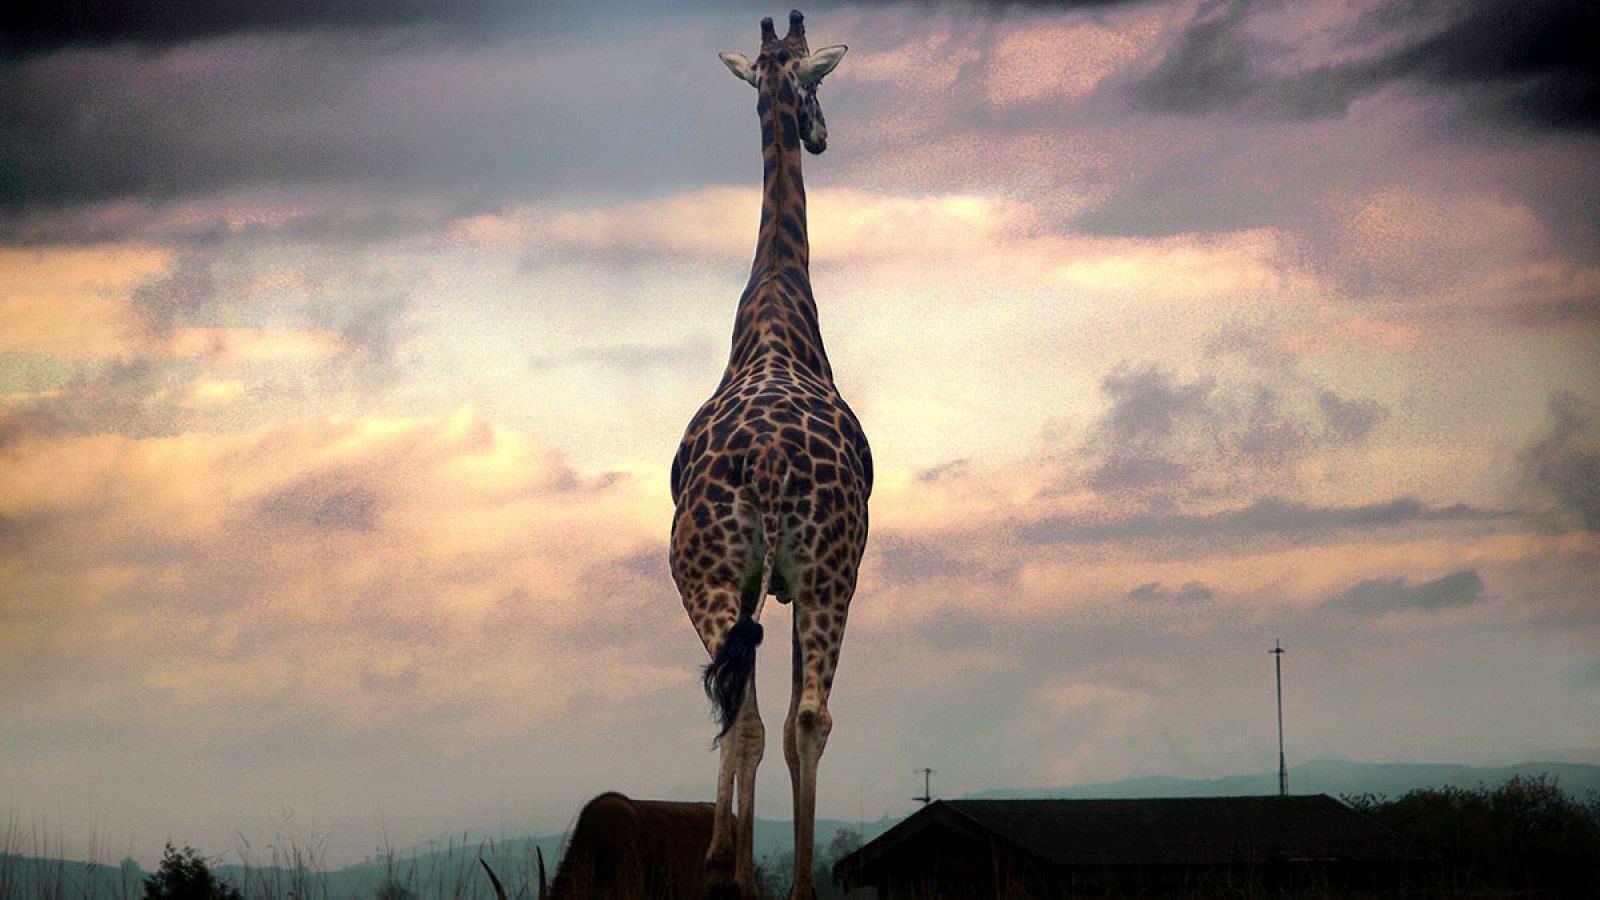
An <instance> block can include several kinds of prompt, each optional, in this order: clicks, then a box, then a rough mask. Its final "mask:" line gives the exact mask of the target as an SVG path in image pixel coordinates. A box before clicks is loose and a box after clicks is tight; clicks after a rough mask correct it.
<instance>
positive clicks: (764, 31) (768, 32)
mask: <svg viewBox="0 0 1600 900" xmlns="http://www.w3.org/2000/svg"><path fill="white" fill-rule="evenodd" d="M777 39H778V32H777V31H776V30H775V29H773V27H772V17H771V16H767V17H766V18H765V19H762V20H761V43H763V44H765V43H766V42H767V41H775V40H777Z"/></svg>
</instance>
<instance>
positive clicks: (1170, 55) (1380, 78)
mask: <svg viewBox="0 0 1600 900" xmlns="http://www.w3.org/2000/svg"><path fill="white" fill-rule="evenodd" d="M1251 11H1252V10H1251V4H1250V3H1248V2H1246V0H1219V2H1212V3H1208V4H1206V5H1205V6H1203V7H1202V8H1201V9H1200V11H1199V12H1198V13H1197V14H1196V17H1195V21H1194V22H1193V23H1192V24H1191V25H1190V26H1189V27H1188V29H1187V30H1186V31H1185V32H1184V34H1183V36H1182V37H1181V38H1180V39H1179V40H1178V41H1177V42H1176V43H1175V44H1174V45H1173V47H1172V48H1171V49H1170V50H1168V51H1167V53H1166V54H1165V56H1164V57H1163V58H1162V60H1161V62H1160V63H1159V64H1157V65H1156V67H1155V68H1154V69H1152V70H1151V71H1150V72H1149V73H1148V74H1147V75H1146V76H1145V77H1143V78H1142V79H1140V80H1139V81H1137V82H1136V83H1134V84H1133V85H1132V87H1131V93H1132V98H1133V101H1134V104H1135V105H1136V106H1137V107H1139V108H1143V109H1147V110H1152V111H1156V112H1179V113H1211V112H1218V111H1223V110H1233V109H1244V110H1249V111H1252V112H1255V113H1258V114H1263V115H1270V116H1288V117H1292V118H1316V117H1324V116H1335V115H1342V114H1343V113H1344V111H1345V109H1346V108H1347V107H1348V106H1349V104H1350V103H1351V101H1353V100H1355V99H1356V98H1358V97H1360V96H1363V95H1365V94H1369V93H1371V92H1373V91H1375V90H1378V89H1379V88H1381V87H1384V86H1385V85H1388V84H1392V83H1395V82H1400V81H1404V82H1409V83H1413V84H1420V85H1427V86H1431V87H1435V88H1442V89H1447V90H1449V91H1451V92H1452V93H1453V95H1454V96H1456V97H1457V98H1458V99H1460V100H1461V101H1462V104H1463V108H1464V109H1465V110H1468V111H1469V114H1470V115H1473V116H1478V117H1483V118H1488V119H1491V120H1493V121H1496V122H1502V121H1514V122H1521V123H1524V124H1527V125H1533V126H1537V127H1542V128H1551V129H1560V130H1593V129H1595V128H1600V63H1597V56H1596V54H1595V53H1594V52H1593V48H1594V47H1595V46H1596V44H1597V43H1600V7H1596V6H1595V5H1593V4H1591V3H1587V2H1584V0H1534V2H1527V0H1492V2H1483V0H1475V2H1443V3H1440V2H1416V0H1391V2H1388V3H1386V4H1383V5H1381V6H1379V7H1378V8H1376V9H1374V10H1372V11H1371V12H1369V13H1368V14H1366V15H1365V16H1364V17H1363V18H1362V19H1361V20H1360V21H1359V22H1358V23H1357V24H1356V25H1355V26H1354V27H1353V28H1352V29H1350V33H1348V34H1346V35H1345V36H1344V37H1345V41H1346V43H1347V45H1348V46H1360V45H1361V44H1363V43H1366V44H1370V45H1373V46H1377V47H1381V48H1382V49H1380V50H1378V51H1377V52H1375V53H1374V54H1372V55H1369V56H1367V57H1365V58H1359V59H1356V60H1354V61H1350V62H1342V63H1335V64H1326V65H1322V66H1319V67H1316V68H1311V69H1305V70H1301V71H1295V72H1289V73H1280V72H1274V71H1271V70H1270V69H1271V67H1269V66H1268V65H1267V63H1268V62H1269V61H1271V60H1273V59H1274V58H1278V57H1285V56H1287V55H1288V54H1289V52H1290V51H1292V50H1293V48H1292V47H1291V46H1288V45H1276V44H1273V43H1270V42H1269V41H1268V40H1266V39H1264V38H1260V37H1256V36H1252V35H1251V34H1249V33H1248V29H1247V28H1246V27H1245V25H1246V20H1247V19H1248V18H1249V15H1250V13H1251ZM1397 36H1398V40H1397V39H1396V37H1397Z"/></svg>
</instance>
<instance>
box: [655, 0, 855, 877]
mask: <svg viewBox="0 0 1600 900" xmlns="http://www.w3.org/2000/svg"><path fill="white" fill-rule="evenodd" d="M763 38H764V40H763V43H762V48H761V54H760V56H759V57H758V59H757V60H756V62H755V64H754V68H755V71H756V72H757V73H759V77H758V78H757V79H756V81H757V88H758V99H757V106H756V109H757V112H758V113H759V116H760V121H761V136H762V170H763V175H762V184H763V192H762V204H761V224H760V228H759V231H758V234H757V244H756V257H755V263H754V265H753V266H752V268H751V273H750V280H749V283H748V284H747V285H746V287H745V289H744V293H743V295H742V296H741V297H740V298H739V306H738V311H737V314H736V316H735V319H734V327H733V339H732V348H731V351H730V353H729V358H728V365H727V368H726V369H725V370H724V372H723V375H722V380H721V382H720V383H719V384H718V385H717V389H716V392H715V393H713V394H712V395H711V397H710V399H708V400H707V401H706V402H705V404H704V405H703V406H701V407H700V410H699V411H698V412H697V413H696V414H695V415H694V418H693V419H692V420H691V421H690V422H689V426H688V428H687V430H686V431H685V432H684V436H683V440H682V442H681V443H680V444H679V447H678V452H677V455H676V456H675V457H674V458H673V461H672V474H671V488H672V500H673V503H674V506H675V509H676V511H675V514H674V516H673V522H672V541H671V550H670V557H671V559H670V562H671V570H672V577H673V580H674V581H675V582H676V584H677V587H678V591H679V593H680V595H681V597H682V600H683V605H684V608H685V609H686V610H687V611H688V614H689V618H690V620H691V621H692V622H693V624H694V627H695V630H696V631H697V632H698V633H699V636H700V639H701V641H702V642H703V643H704V645H705V648H706V650H707V652H708V653H709V654H710V655H711V656H712V657H715V656H716V654H717V650H718V649H719V647H720V646H721V644H722V642H723V640H724V638H725V636H726V635H727V634H728V631H729V629H730V628H732V626H733V625H734V623H735V622H736V621H738V620H739V619H740V618H741V617H751V616H759V612H760V607H761V601H762V600H763V599H764V598H763V596H762V593H763V592H762V582H763V563H764V561H766V560H767V557H768V554H769V552H770V562H769V563H768V564H769V565H770V566H771V570H770V583H769V584H768V585H767V586H768V588H769V591H768V593H770V594H771V595H773V596H775V597H776V598H777V599H778V601H779V602H782V603H792V604H793V612H794V615H793V622H794V634H793V655H794V660H793V662H794V678H793V684H792V690H791V696H790V705H789V716H788V719H787V721H786V723H785V745H784V749H785V757H786V758H787V759H788V761H789V765H790V769H791V775H792V777H793V778H794V780H795V802H796V811H795V822H796V861H797V866H796V868H797V879H798V878H803V879H804V884H802V883H801V882H800V881H798V880H797V883H796V885H795V888H794V891H795V895H796V896H799V895H803V894H809V893H810V884H809V878H810V866H809V864H806V865H804V866H803V867H802V866H801V865H800V863H801V861H802V858H803V859H804V860H806V861H809V859H810V857H811V850H812V848H811V834H810V831H811V819H812V810H811V808H810V807H811V805H812V804H814V800H815V797H814V787H815V786H814V781H815V770H816V757H818V756H820V754H821V748H822V744H823V743H825V741H826V738H827V731H828V730H829V728H830V727H831V718H830V717H829V716H828V713H827V699H828V695H829V692H830V691H831V690H832V687H833V677H834V672H835V669H836V666H837V664H838V659H839V648H840V644H841V641H842V639H843V636H844V628H845V619H846V615H847V613H848V610H849V606H850V600H851V597H852V595H853V594H854V592H855V587H856V578H857V572H858V569H859V566H860V563H861V556H862V552H863V550H864V549H865V546H866V540H867V500H868V497H869V495H870V494H871V492H872V454H871V450H870V449H869V448H868V445H867V439H866V436H865V434H864V433H863V432H862V429H861V424H860V422H858V421H857V419H856V416H855V413H853V412H852V411H851V409H850V407H849V405H848V404H846V403H845V401H844V399H843V398H842V397H841V396H840V395H839V391H838V389H837V388H836V387H835V386H834V382H833V370H832V367H831V366H830V365H829V362H828V356H827V353H826V352H825V351H824V349H823V343H822V333H821V330H820V328H819V327H818V322H817V305H816V301H815V298H814V297H813V295H812V292H811V279H810V275H809V256H810V251H809V244H808V240H807V233H806V206H805V186H804V182H803V181H802V179H801V171H800V168H801V166H800V163H801V154H800V147H801V145H802V144H804V145H805V146H806V148H807V149H808V150H811V151H812V152H814V153H820V152H821V151H822V149H823V147H824V146H825V142H826V126H825V124H824V123H823V119H822V111H821V109H820V107H819V106H818V105H817V103H816V94H815V91H814V89H807V88H806V87H804V86H803V85H802V84H801V82H800V80H799V79H798V78H797V77H796V64H797V63H798V62H799V61H800V60H802V59H805V58H806V56H807V55H808V52H809V51H808V48H807V46H806V42H805V36H804V29H803V27H801V25H800V21H799V14H798V13H794V14H791V27H790V34H789V35H788V36H787V37H785V38H783V39H778V38H776V36H775V35H774V34H772V33H771V26H770V20H768V21H765V22H763ZM841 52H842V48H841ZM812 88H814V85H813V86H812ZM745 706H747V707H749V708H748V709H741V711H740V720H739V721H740V724H739V727H736V728H735V729H734V731H733V732H732V736H733V738H734V739H735V744H734V747H733V749H732V750H731V751H730V750H729V748H728V746H727V745H726V744H725V745H724V762H723V774H722V777H721V780H719V786H718V801H719V802H718V827H717V828H716V830H715V836H714V838H713V846H712V849H711V854H710V856H711V863H712V876H713V878H714V879H715V877H716V875H717V864H718V862H719V856H724V855H726V856H731V855H732V850H731V848H730V847H729V846H727V845H726V842H727V841H728V840H731V838H727V837H726V835H727V834H728V833H729V832H728V830H727V829H728V828H731V825H728V824H727V823H726V822H725V821H724V818H725V817H731V815H732V814H731V812H728V808H727V805H726V804H727V802H728V800H727V793H728V791H729V789H730V785H731V783H732V780H733V773H735V772H737V774H738V775H739V778H740V781H741V782H750V783H751V784H750V785H749V786H746V785H745V784H741V786H740V791H741V793H740V801H741V802H740V812H739V817H740V819H741V822H740V825H741V828H742V830H744V831H748V825H749V822H748V819H749V817H751V816H752V814H751V813H750V811H749V809H748V807H749V802H748V800H747V798H752V797H753V793H749V792H751V791H753V776H754V767H755V764H756V762H759V759H760V755H761V749H760V746H759V744H760V743H761V742H764V736H763V735H764V731H763V730H762V729H761V724H760V721H759V716H758V714H757V713H756V711H755V709H754V706H755V692H754V687H753V682H752V685H751V687H750V688H749V690H748V693H747V695H746V703H745ZM751 744H755V746H753V747H752V746H750V745H751ZM730 753H731V754H732V756H731V757H730V755H729V754H730ZM741 753H742V754H745V756H744V757H740V754H741ZM751 755H753V759H754V761H755V762H751V761H750V758H751ZM730 759H731V760H732V761H730ZM741 759H743V761H742V762H741V761H740V760H741ZM802 806H804V807H805V808H804V809H802ZM802 831H804V834H803V835H802V833H801V832H802ZM745 842H746V839H743V838H742V839H741V841H740V844H741V846H739V848H738V850H739V856H740V859H739V867H740V869H741V872H740V876H741V877H740V878H739V881H740V882H741V883H740V885H739V887H740V888H741V889H742V890H741V892H742V893H748V891H749V890H750V888H749V887H748V886H747V885H746V884H744V883H743V882H745V881H746V877H747V873H745V872H744V871H743V869H744V868H746V859H745V857H747V855H748V853H749V850H748V847H747V846H744V844H745ZM802 842H803V844H804V847H803V851H804V852H803V853H802V847H801V844H802ZM800 872H803V873H804V875H803V876H801V875H800V874H799V873H800Z"/></svg>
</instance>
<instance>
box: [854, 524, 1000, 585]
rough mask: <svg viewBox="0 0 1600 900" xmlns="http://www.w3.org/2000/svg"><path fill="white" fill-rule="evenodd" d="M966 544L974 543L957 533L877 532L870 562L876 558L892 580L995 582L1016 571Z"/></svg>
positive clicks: (873, 539) (873, 540) (882, 569)
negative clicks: (932, 534) (968, 550)
mask: <svg viewBox="0 0 1600 900" xmlns="http://www.w3.org/2000/svg"><path fill="white" fill-rule="evenodd" d="M963 545H966V546H971V544H970V542H968V541H967V540H966V539H964V538H961V537H956V536H946V537H909V536H906V535H899V534H894V533H887V534H875V535H873V538H872V550H871V557H869V564H872V563H870V560H871V559H875V560H876V565H877V566H878V567H880V568H881V571H882V572H883V574H884V575H885V576H887V577H888V578H889V579H890V580H893V581H899V582H912V583H914V582H923V581H928V580H930V579H955V580H960V581H965V582H982V583H987V584H995V583H999V582H1004V581H1008V580H1010V579H1011V577H1012V576H1013V575H1014V574H1015V571H1014V569H1013V568H1011V567H1009V566H1005V565H999V564H997V563H996V561H994V560H990V559H984V558H982V554H974V553H971V552H963V551H962V546H963Z"/></svg>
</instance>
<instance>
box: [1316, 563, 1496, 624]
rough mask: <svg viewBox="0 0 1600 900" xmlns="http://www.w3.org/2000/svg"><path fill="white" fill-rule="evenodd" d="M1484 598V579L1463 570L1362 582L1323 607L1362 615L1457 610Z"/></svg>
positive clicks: (1471, 571) (1327, 601)
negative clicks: (1426, 577)
mask: <svg viewBox="0 0 1600 900" xmlns="http://www.w3.org/2000/svg"><path fill="white" fill-rule="evenodd" d="M1483 600H1484V595H1483V579H1482V578H1480V577H1479V576H1478V572H1477V570H1476V569H1462V570H1460V571H1458V572H1451V573H1450V574H1449V575H1446V576H1444V577H1442V578H1436V579H1434V580H1432V581H1424V582H1422V583H1420V584H1412V583H1411V582H1410V581H1409V580H1407V579H1406V578H1403V577H1402V578H1395V579H1391V580H1385V579H1372V580H1369V581H1363V582H1361V583H1360V584H1357V585H1356V586H1355V587H1352V588H1350V589H1349V590H1347V591H1344V592H1343V593H1341V594H1338V595H1336V596H1333V597H1330V598H1328V599H1327V600H1326V601H1325V602H1324V603H1323V606H1325V607H1327V608H1329V609H1336V610H1341V611H1345V612H1353V613H1361V614H1363V615H1383V614H1385V613H1391V612H1406V611H1412V610H1420V611H1423V612H1434V611H1437V610H1444V609H1458V608H1460V607H1463V606H1471V605H1473V604H1475V603H1481V602H1482V601H1483Z"/></svg>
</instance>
